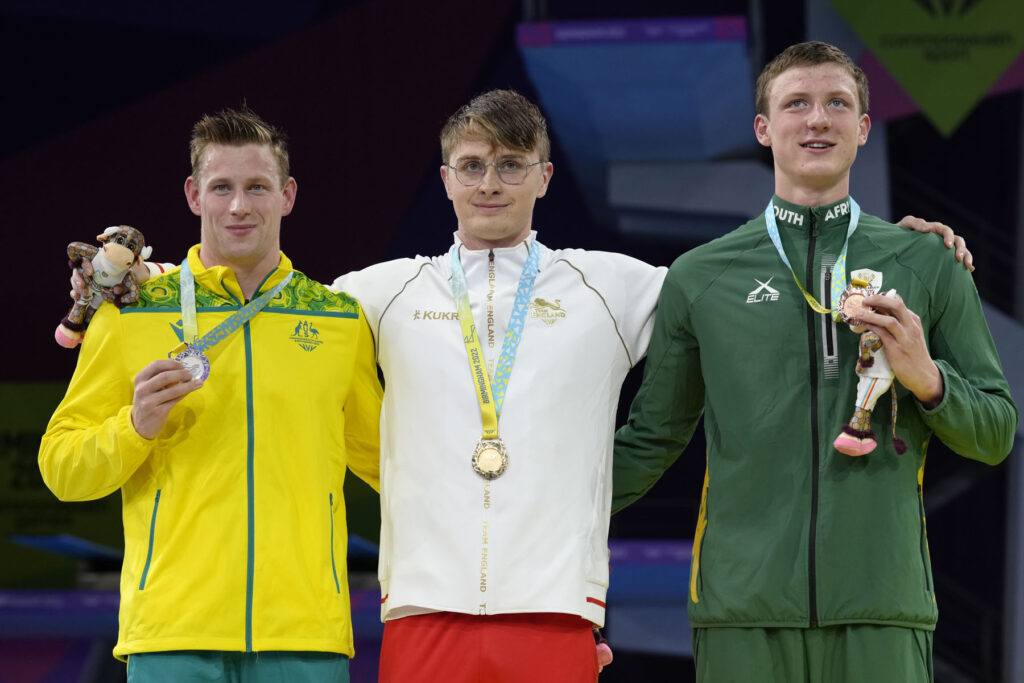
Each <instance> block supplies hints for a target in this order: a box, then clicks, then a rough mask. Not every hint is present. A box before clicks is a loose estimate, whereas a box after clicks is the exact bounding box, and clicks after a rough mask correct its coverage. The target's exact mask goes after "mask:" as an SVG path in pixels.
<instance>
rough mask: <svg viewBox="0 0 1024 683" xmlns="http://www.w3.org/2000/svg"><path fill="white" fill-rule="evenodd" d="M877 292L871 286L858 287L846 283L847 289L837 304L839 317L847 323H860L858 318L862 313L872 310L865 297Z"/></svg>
mask: <svg viewBox="0 0 1024 683" xmlns="http://www.w3.org/2000/svg"><path fill="white" fill-rule="evenodd" d="M874 293H875V290H874V289H873V288H872V287H871V286H867V287H858V286H856V285H854V284H849V285H846V289H844V290H843V293H842V294H841V295H839V301H838V303H837V304H836V310H837V311H838V312H839V319H840V320H842V321H843V322H844V323H846V324H847V325H860V324H861V322H860V320H859V319H858V316H860V314H861V313H863V312H864V311H871V310H872V309H871V308H870V307H868V306H865V305H864V298H865V297H869V296H871V295H873V294H874Z"/></svg>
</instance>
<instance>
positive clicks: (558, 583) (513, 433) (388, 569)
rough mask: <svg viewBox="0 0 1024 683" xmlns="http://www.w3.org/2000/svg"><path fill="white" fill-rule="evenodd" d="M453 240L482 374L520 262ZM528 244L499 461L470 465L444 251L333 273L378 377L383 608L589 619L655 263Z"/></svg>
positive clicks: (519, 250)
mask: <svg viewBox="0 0 1024 683" xmlns="http://www.w3.org/2000/svg"><path fill="white" fill-rule="evenodd" d="M535 239H536V233H531V234H530V237H528V238H527V240H526V241H525V242H523V243H521V244H519V245H518V246H515V247H509V248H501V249H494V250H482V251H472V250H469V249H467V248H466V247H465V246H464V245H462V244H461V242H459V240H458V238H456V242H455V247H454V248H458V249H460V255H461V260H462V264H463V267H464V269H465V271H466V279H467V283H468V288H469V299H470V307H471V310H472V313H473V319H474V321H475V322H476V326H477V332H478V335H479V337H480V341H481V346H482V348H483V351H484V354H485V356H486V359H487V365H488V369H489V371H490V373H491V375H492V377H493V372H494V365H495V363H496V362H497V359H498V357H499V355H500V354H501V347H502V343H503V341H504V337H505V326H506V324H507V323H508V320H509V316H510V313H511V310H512V305H513V302H514V300H515V295H516V290H517V288H518V284H519V277H520V274H521V273H522V269H523V265H524V263H525V261H526V256H527V253H528V247H529V244H531V243H532V242H533V241H534V240H535ZM537 246H538V247H539V248H540V249H541V252H540V272H539V274H538V276H537V279H536V283H535V286H534V290H533V294H532V296H531V298H530V305H529V312H528V314H527V317H526V324H525V326H524V328H523V334H522V339H521V342H520V345H519V350H518V355H517V356H516V359H515V364H514V365H513V367H512V371H511V375H510V379H509V383H508V391H507V393H506V396H505V400H504V404H503V407H502V411H501V416H500V421H499V432H500V435H501V438H502V440H503V441H504V442H505V445H506V447H507V449H508V456H509V464H508V469H507V471H506V472H505V473H504V474H502V475H501V476H500V477H499V478H498V479H496V480H494V481H489V482H488V481H485V480H484V479H483V478H481V477H480V476H479V475H478V474H477V473H476V472H474V470H473V468H472V465H471V457H472V454H473V448H474V446H475V445H476V443H477V441H478V440H479V439H480V437H481V434H482V431H481V430H482V423H481V416H480V406H479V404H478V402H477V398H476V391H475V388H474V382H473V378H472V376H471V373H470V368H469V361H468V360H467V357H466V349H465V346H464V344H463V341H462V332H461V329H460V326H459V321H458V316H457V313H456V305H455V302H454V299H453V297H452V292H451V287H450V277H451V261H450V253H446V254H444V255H442V256H437V257H434V258H426V257H416V258H414V259H399V260H396V261H389V262H387V263H381V264H379V265H375V266H372V267H370V268H367V269H365V270H362V271H359V272H355V273H350V274H348V275H345V276H342V277H340V278H338V279H337V280H336V281H335V282H334V287H335V288H336V289H341V290H344V291H345V292H347V293H348V294H350V295H352V296H354V297H355V298H356V299H358V300H359V302H360V304H361V305H362V307H363V311H364V313H365V315H366V316H367V320H368V321H369V323H370V326H371V330H372V331H373V334H374V337H375V340H376V345H377V361H378V363H379V364H380V366H381V368H382V370H383V373H384V382H385V398H384V406H383V411H382V414H381V454H380V456H381V463H380V466H381V517H382V524H381V547H380V566H379V578H380V584H381V597H382V600H381V618H382V619H384V620H388V619H396V618H400V617H404V616H409V615H412V614H419V613H425V612H433V611H447V612H460V613H466V614H508V613H523V612H559V613H567V614H577V615H579V616H581V617H583V618H585V619H588V620H590V621H592V622H594V623H595V624H597V625H602V624H603V623H604V606H605V593H606V590H607V587H608V519H609V513H610V504H611V490H612V488H611V487H612V482H611V471H612V438H613V432H614V427H615V416H616V408H617V405H618V399H619V389H620V387H621V384H622V381H623V379H624V378H625V376H626V373H627V371H628V370H629V369H630V368H631V367H632V366H633V365H635V364H636V363H637V362H638V360H639V359H640V358H641V357H642V356H643V355H644V353H645V352H646V349H647V342H648V340H649V338H650V334H651V328H652V323H653V320H654V310H655V306H656V303H657V299H658V294H659V291H660V289H661V282H662V280H663V279H664V276H665V269H664V268H654V267H653V266H650V265H648V264H646V263H643V262H641V261H638V260H636V259H633V258H630V257H627V256H623V255H621V254H613V253H606V252H588V251H583V250H579V249H565V250H551V249H548V248H547V247H544V246H543V245H541V244H539V243H538V245H537Z"/></svg>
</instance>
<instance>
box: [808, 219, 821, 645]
mask: <svg viewBox="0 0 1024 683" xmlns="http://www.w3.org/2000/svg"><path fill="white" fill-rule="evenodd" d="M810 214H811V236H810V239H809V240H808V241H807V284H808V285H810V286H812V287H813V286H814V284H813V283H814V243H815V240H816V238H817V236H818V223H817V219H816V217H815V215H814V210H813V209H812V210H811V211H810ZM816 315H818V314H817V313H815V312H814V311H813V310H811V309H810V308H809V307H808V309H807V345H808V351H809V353H808V354H807V355H808V359H809V369H810V379H811V468H812V469H811V524H810V532H809V535H808V540H807V591H808V611H809V612H810V614H809V616H810V622H811V624H810V625H811V628H817V626H818V585H817V584H818V578H817V574H816V571H815V565H816V556H817V553H816V551H815V548H816V544H817V535H818V534H817V531H818V529H817V526H818V461H819V453H818V353H817V349H816V348H815V344H814V323H815V319H814V317H815V316H816Z"/></svg>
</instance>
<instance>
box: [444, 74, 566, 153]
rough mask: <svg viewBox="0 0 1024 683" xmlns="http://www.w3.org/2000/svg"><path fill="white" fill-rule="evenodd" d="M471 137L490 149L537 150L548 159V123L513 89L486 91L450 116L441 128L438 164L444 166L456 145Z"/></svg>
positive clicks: (534, 107) (531, 104)
mask: <svg viewBox="0 0 1024 683" xmlns="http://www.w3.org/2000/svg"><path fill="white" fill-rule="evenodd" d="M471 136H478V137H481V138H483V139H485V140H487V141H488V142H489V143H490V144H491V145H492V146H493V147H505V148H507V149H511V150H515V151H519V152H532V151H533V150H537V152H538V153H539V154H540V160H541V161H548V160H549V157H550V156H551V140H550V139H549V138H548V122H547V120H546V119H545V118H544V115H543V114H541V113H540V109H539V108H538V107H537V105H535V104H534V103H533V102H531V101H530V100H528V99H526V98H525V97H523V96H522V95H520V94H519V93H517V92H516V91H514V90H489V91H487V92H485V93H482V94H480V95H477V96H476V97H474V98H473V99H472V100H470V102H469V104H467V105H465V106H463V107H461V108H460V109H459V110H458V111H457V112H455V113H454V114H452V115H451V117H450V118H449V119H448V121H447V123H445V124H444V128H442V129H441V162H442V163H445V164H447V163H448V162H449V161H450V160H451V154H452V153H453V152H454V151H455V148H456V147H457V146H458V145H459V143H460V142H461V141H462V140H463V139H464V138H466V137H471Z"/></svg>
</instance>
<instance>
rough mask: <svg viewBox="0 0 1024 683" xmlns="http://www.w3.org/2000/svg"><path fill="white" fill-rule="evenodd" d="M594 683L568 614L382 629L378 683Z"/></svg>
mask: <svg viewBox="0 0 1024 683" xmlns="http://www.w3.org/2000/svg"><path fill="white" fill-rule="evenodd" d="M523 681H529V682H530V683H594V682H595V681H597V649H596V646H595V644H594V635H593V628H592V626H591V624H590V622H589V621H587V620H585V619H583V618H582V617H578V616H576V615H573V614H548V613H538V614H498V615H487V616H477V615H472V614H457V613H454V612H434V613H431V614H419V615H416V616H412V617H403V618H401V619H392V620H391V621H388V622H387V623H386V624H385V625H384V642H383V643H382V644H381V650H380V677H379V679H378V683H412V682H415V683H522V682H523Z"/></svg>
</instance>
